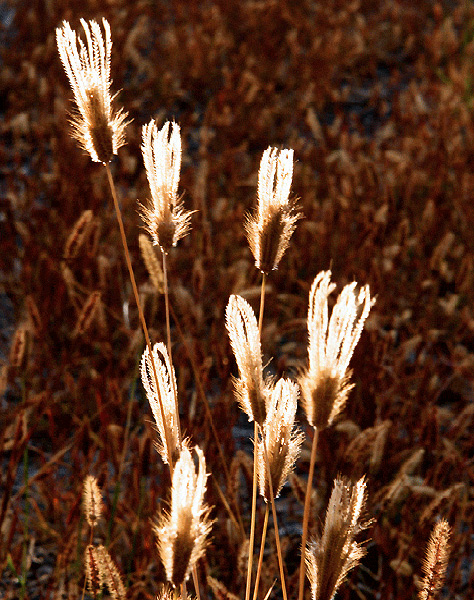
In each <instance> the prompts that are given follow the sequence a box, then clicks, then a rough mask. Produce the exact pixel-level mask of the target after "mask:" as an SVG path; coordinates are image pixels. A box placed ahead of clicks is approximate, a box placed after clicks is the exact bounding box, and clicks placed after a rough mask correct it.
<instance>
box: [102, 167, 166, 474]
mask: <svg viewBox="0 0 474 600" xmlns="http://www.w3.org/2000/svg"><path fill="white" fill-rule="evenodd" d="M105 170H106V172H107V178H108V180H109V185H110V190H111V192H112V198H113V200H114V207H115V214H116V215H117V221H118V224H119V229H120V237H121V238H122V246H123V251H124V254H125V262H126V263H127V268H128V274H129V276H130V282H131V284H132V289H133V295H134V296H135V302H136V304H137V309H138V317H139V319H140V323H141V326H142V329H143V333H144V334H145V341H146V345H147V348H148V352H149V354H150V360H151V364H152V369H153V377H154V379H155V386H156V391H157V393H158V404H159V405H160V411H161V418H162V420H163V425H166V419H165V413H164V410H163V404H162V401H161V395H160V386H159V385H158V375H157V372H156V365H155V361H154V358H153V350H152V347H151V342H150V336H149V334H148V327H147V326H146V322H145V316H144V315H143V311H142V307H141V305H140V298H139V297H138V289H137V284H136V282H135V275H134V273H133V268H132V262H131V260H130V253H129V251H128V244H127V238H126V236H125V229H124V226H123V220H122V213H121V211H120V206H119V203H118V199H117V193H116V191H115V184H114V180H113V178H112V173H111V171H110V166H109V164H108V163H107V164H105ZM163 429H164V432H165V438H166V447H167V450H168V464H169V467H170V472H171V476H172V475H173V460H172V453H171V444H170V440H169V436H168V430H167V428H166V426H164V427H163ZM124 444H128V439H126V440H125V441H124Z"/></svg>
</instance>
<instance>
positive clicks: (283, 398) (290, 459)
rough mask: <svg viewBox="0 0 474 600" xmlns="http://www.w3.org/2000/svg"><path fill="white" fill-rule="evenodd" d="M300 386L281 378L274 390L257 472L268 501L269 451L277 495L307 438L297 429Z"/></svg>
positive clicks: (259, 453)
mask: <svg viewBox="0 0 474 600" xmlns="http://www.w3.org/2000/svg"><path fill="white" fill-rule="evenodd" d="M297 401H298V386H297V385H296V383H294V382H293V381H290V380H288V379H280V380H279V381H278V382H277V384H276V385H275V387H274V389H273V390H272V394H271V399H270V403H269V404H270V406H269V410H268V414H267V418H266V420H265V423H264V425H263V429H262V435H263V438H262V439H260V440H259V441H258V443H257V447H256V459H257V472H258V481H259V486H260V493H261V495H262V496H263V498H264V500H265V502H267V503H268V502H269V501H270V490H269V481H268V480H269V478H268V473H267V467H266V461H265V454H264V450H265V446H266V449H267V453H268V462H269V465H270V475H271V481H272V485H273V496H274V497H275V498H277V497H278V496H279V494H280V491H281V488H282V487H283V485H284V484H285V482H286V480H287V479H288V476H289V474H290V473H291V471H292V470H293V467H294V464H295V462H296V459H297V458H298V454H299V451H300V447H301V444H302V442H303V434H302V433H301V432H298V431H297V430H295V414H296V405H297Z"/></svg>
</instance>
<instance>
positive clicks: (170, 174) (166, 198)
mask: <svg viewBox="0 0 474 600" xmlns="http://www.w3.org/2000/svg"><path fill="white" fill-rule="evenodd" d="M170 125H171V133H170ZM142 133H143V144H142V153H143V162H144V163H145V169H146V174H147V178H148V183H149V185H150V191H151V202H150V203H149V205H148V206H143V207H142V216H143V220H144V221H145V225H146V229H147V231H148V233H149V234H150V235H151V237H152V239H153V243H154V244H155V245H159V246H160V248H161V249H162V251H163V252H165V253H166V252H168V251H169V250H170V248H171V247H172V246H176V244H177V243H178V241H179V240H180V239H181V238H182V237H184V236H185V235H186V234H187V233H188V231H189V227H190V224H189V222H190V219H191V214H192V212H191V211H186V210H184V208H183V205H182V203H181V202H180V199H179V198H178V184H179V171H180V168H181V137H180V134H179V126H178V125H177V124H176V123H171V124H170V123H169V122H167V123H165V124H164V125H163V127H162V129H161V130H159V131H158V128H157V126H156V123H155V122H154V121H153V120H151V121H150V122H149V123H148V124H147V125H144V126H143V132H142Z"/></svg>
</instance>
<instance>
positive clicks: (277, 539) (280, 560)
mask: <svg viewBox="0 0 474 600" xmlns="http://www.w3.org/2000/svg"><path fill="white" fill-rule="evenodd" d="M262 440H263V454H264V456H265V465H266V468H267V475H268V488H269V491H270V502H271V505H272V515H273V526H274V528H275V542H276V547H277V555H278V566H279V567H280V579H281V589H282V592H283V600H288V597H287V595H286V583H285V571H284V568H283V556H282V553H281V544H280V533H279V531H278V520H277V514H276V507H275V497H274V495H273V483H272V474H271V472H270V461H269V460H268V452H267V442H266V440H265V435H264V434H263V432H262Z"/></svg>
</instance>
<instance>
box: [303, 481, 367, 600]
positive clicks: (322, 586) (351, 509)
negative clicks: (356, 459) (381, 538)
mask: <svg viewBox="0 0 474 600" xmlns="http://www.w3.org/2000/svg"><path fill="white" fill-rule="evenodd" d="M365 488H366V485H365V481H364V479H363V478H362V479H359V481H358V482H357V483H356V484H355V486H354V487H351V486H350V485H349V484H348V483H346V482H345V481H344V480H343V479H339V478H338V479H336V480H335V482H334V488H333V491H332V494H331V498H330V500H329V504H328V508H327V512H326V519H325V522H324V529H323V533H322V536H321V538H320V539H316V540H313V541H312V542H311V543H310V544H308V546H307V548H306V567H307V575H308V579H309V581H310V584H311V596H312V600H331V599H332V598H333V597H334V595H335V593H336V591H337V589H338V588H339V586H340V585H341V583H342V582H343V581H344V579H345V577H346V575H347V573H348V572H349V571H350V570H351V569H353V568H354V567H355V566H357V564H358V563H359V561H360V559H361V558H362V557H363V556H364V554H365V550H364V548H362V547H361V545H360V544H358V543H357V542H356V541H355V539H354V538H355V536H356V535H357V534H358V533H359V532H360V531H362V530H364V529H366V528H367V526H368V525H369V523H361V522H360V517H361V513H362V511H363V509H364V505H365V501H366V489H365Z"/></svg>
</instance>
